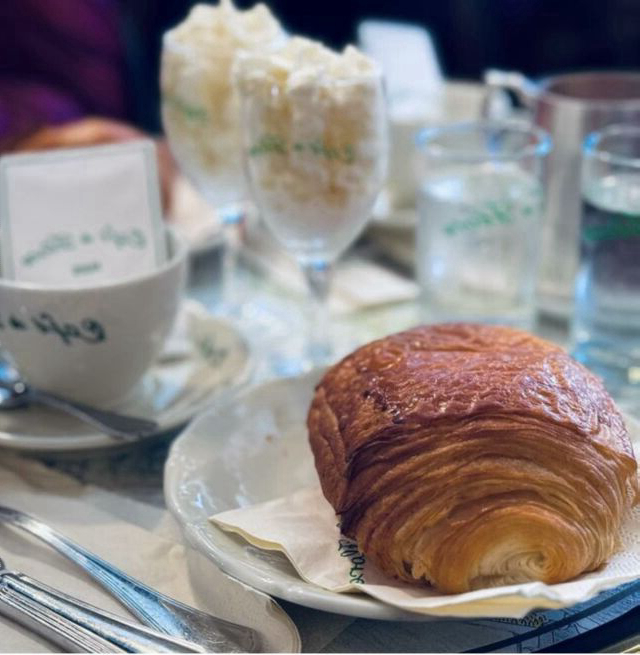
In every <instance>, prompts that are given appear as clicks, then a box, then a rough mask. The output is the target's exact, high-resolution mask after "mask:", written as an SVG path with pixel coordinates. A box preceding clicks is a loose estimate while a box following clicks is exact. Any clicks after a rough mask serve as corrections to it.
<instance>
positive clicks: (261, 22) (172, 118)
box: [160, 0, 284, 309]
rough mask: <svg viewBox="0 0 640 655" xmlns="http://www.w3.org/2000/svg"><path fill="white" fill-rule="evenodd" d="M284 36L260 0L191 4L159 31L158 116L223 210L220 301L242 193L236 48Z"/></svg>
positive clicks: (182, 160)
mask: <svg viewBox="0 0 640 655" xmlns="http://www.w3.org/2000/svg"><path fill="white" fill-rule="evenodd" d="M283 39H284V35H283V31H282V29H281V27H280V24H279V23H278V21H277V20H276V19H275V18H274V17H273V16H272V14H271V12H270V11H269V9H268V8H267V7H266V6H265V5H263V4H258V5H256V6H254V7H253V8H251V9H248V10H245V11H241V10H238V9H236V8H235V7H234V5H233V4H232V2H231V0H221V1H220V4H219V5H208V4H197V5H195V6H194V7H193V8H192V9H191V11H190V13H189V14H188V16H187V17H186V18H185V20H184V21H182V22H181V23H180V24H179V25H177V26H176V27H174V28H173V29H171V30H169V31H168V32H166V33H165V34H164V36H163V41H162V58H161V71H160V86H161V92H162V96H161V102H162V104H161V109H162V122H163V126H164V129H165V132H166V134H167V138H168V141H169V146H170V148H171V151H172V153H173V154H174V156H175V158H176V160H177V161H178V164H179V166H180V168H181V170H182V171H183V173H184V174H185V175H186V176H187V178H188V179H189V180H190V181H191V182H192V184H193V185H194V186H195V187H196V188H197V189H198V191H199V192H200V193H201V194H202V195H203V196H204V198H205V199H206V200H207V201H208V203H209V204H210V205H212V206H213V207H214V208H216V209H217V210H218V211H219V213H220V216H221V218H222V223H223V231H224V237H225V239H224V241H225V250H224V256H223V276H222V287H223V289H222V298H223V304H224V305H225V306H226V308H227V309H229V308H230V307H233V306H234V305H236V304H237V302H236V301H237V299H236V298H234V297H233V296H234V291H233V290H234V285H233V280H234V276H235V269H236V263H237V258H238V251H239V247H240V240H241V239H240V237H241V229H242V223H243V221H244V219H245V216H246V201H247V199H248V196H249V193H248V190H247V188H246V183H245V175H244V171H243V164H242V144H241V124H240V106H239V100H238V96H237V93H236V90H235V87H234V85H233V80H232V68H233V64H234V61H235V59H236V57H237V56H238V54H239V53H240V52H245V51H246V52H252V51H254V50H258V51H266V50H268V49H269V48H271V47H273V46H274V45H275V44H278V43H279V42H280V41H282V40H283Z"/></svg>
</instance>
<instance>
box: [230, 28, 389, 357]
mask: <svg viewBox="0 0 640 655" xmlns="http://www.w3.org/2000/svg"><path fill="white" fill-rule="evenodd" d="M234 79H235V83H236V86H237V89H238V92H239V96H240V101H241V107H242V121H243V139H244V155H245V162H246V171H247V177H248V180H249V186H250V189H251V192H252V196H253V198H254V201H255V202H256V204H257V206H258V209H259V210H260V213H261V215H262V217H263V219H264V221H265V222H266V224H267V225H268V227H269V228H270V229H271V231H272V232H273V233H274V234H275V236H276V238H277V239H278V240H279V241H280V242H281V243H282V245H284V246H285V248H287V249H288V250H289V251H290V252H291V253H292V254H293V255H294V257H295V258H296V259H297V261H298V263H299V264H300V266H301V267H302V270H303V272H304V275H305V278H306V280H307V284H308V288H309V291H310V296H311V299H312V304H313V306H314V308H313V309H312V311H311V312H310V318H311V321H310V323H309V330H308V344H307V345H308V348H307V350H308V352H307V355H308V358H309V360H310V361H311V363H313V364H315V365H319V364H325V363H327V362H328V361H330V360H331V359H332V343H331V330H330V326H329V324H328V321H327V307H326V300H327V295H328V292H329V287H330V280H331V272H332V268H333V265H334V263H335V261H336V260H337V259H338V257H339V256H340V255H341V254H342V253H343V252H344V251H345V250H346V249H347V247H348V246H349V245H351V243H352V242H353V241H354V240H355V239H356V237H357V236H358V234H359V233H360V232H361V230H362V228H363V227H364V225H365V224H366V222H367V221H368V219H369V218H370V216H371V210H372V207H373V205H374V203H375V200H376V198H377V196H378V193H379V191H380V188H381V186H382V184H383V181H384V179H385V174H386V162H387V119H386V108H385V100H384V94H383V88H382V75H381V71H380V69H379V67H378V66H377V65H376V64H375V63H374V62H373V61H372V60H371V59H369V58H368V57H366V56H365V55H363V54H362V53H361V52H359V51H358V50H357V49H356V48H354V47H352V46H347V48H345V50H344V51H343V52H341V53H337V52H334V51H332V50H330V49H328V48H326V47H325V46H323V45H322V44H320V43H317V42H314V41H311V40H308V39H304V38H300V37H294V38H291V39H289V40H288V41H287V42H286V43H284V44H283V45H282V46H281V47H279V48H277V49H275V50H272V51H268V52H267V51H262V52H261V51H254V52H251V53H246V54H243V55H241V56H240V57H239V58H238V60H237V63H236V66H235V70H234Z"/></svg>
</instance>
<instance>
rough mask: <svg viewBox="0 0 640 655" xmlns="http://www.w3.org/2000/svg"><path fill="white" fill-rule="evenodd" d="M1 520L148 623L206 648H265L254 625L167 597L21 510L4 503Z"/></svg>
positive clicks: (253, 649) (0, 512)
mask: <svg viewBox="0 0 640 655" xmlns="http://www.w3.org/2000/svg"><path fill="white" fill-rule="evenodd" d="M0 523H5V524H7V525H10V526H12V527H15V528H18V529H20V530H24V531H25V532H28V533H30V534H32V535H33V536H35V537H37V538H38V539H40V540H41V541H44V542H45V543H46V544H48V545H49V546H51V547H52V548H54V549H55V550H57V551H58V552H59V553H60V554H61V555H64V556H65V557H67V558H68V559H70V560H71V561H72V562H74V563H75V564H77V565H78V566H80V567H81V568H82V569H84V570H85V571H86V572H87V573H88V574H89V575H90V576H91V577H92V578H94V579H95V580H96V581H97V582H98V583H99V584H101V585H102V586H103V587H104V588H105V589H106V590H107V591H108V592H109V593H111V594H112V595H113V596H114V597H115V598H117V599H118V600H119V601H120V602H121V603H122V604H123V605H124V606H125V607H127V608H128V609H129V610H130V611H131V612H132V613H133V614H134V615H135V616H137V617H138V618H139V619H140V620H141V621H142V622H143V623H144V624H146V625H148V626H150V627H152V628H154V629H156V630H158V631H159V632H163V633H165V634H168V635H173V636H175V637H179V638H181V639H184V640H186V641H189V642H192V643H195V644H198V645H200V646H202V647H203V648H204V649H205V650H206V651H207V652H227V653H241V652H247V653H253V652H258V651H260V650H261V641H260V636H259V635H258V633H257V632H256V631H255V630H252V629H251V628H248V627H246V626H241V625H237V624H235V623H231V622H229V621H225V620H223V619H218V618H215V617H213V616H211V615H210V614H207V613H205V612H201V611H200V610H198V609H195V608H193V607H189V606H188V605H185V604H184V603H181V602H179V601H177V600H174V599H173V598H170V597H168V596H165V595H164V594H161V593H160V592H158V591H155V590H154V589H152V588H151V587H148V586H147V585H145V584H143V583H142V582H140V581H139V580H136V579H135V578H132V577H131V576H129V575H127V574H126V573H124V572H123V571H120V570H119V569H117V568H116V567H115V566H113V565H111V564H109V563H108V562H106V561H105V560H103V559H102V558H100V557H98V556H97V555H94V554H93V553H91V552H90V551H88V550H86V549H85V548H83V547H82V546H79V545H78V544H76V543H74V542H73V541H71V540H70V539H68V538H67V537H65V536H63V535H62V534H60V533H59V532H57V531H56V530H54V529H53V528H51V527H50V526H48V525H47V524H46V523H43V522H42V521H40V520H39V519H36V518H34V517H33V516H30V515H28V514H25V513H24V512H21V511H20V510H16V509H12V508H10V507H5V506H2V505H0Z"/></svg>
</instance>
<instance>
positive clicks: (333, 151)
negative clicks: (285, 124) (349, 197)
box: [249, 134, 356, 164]
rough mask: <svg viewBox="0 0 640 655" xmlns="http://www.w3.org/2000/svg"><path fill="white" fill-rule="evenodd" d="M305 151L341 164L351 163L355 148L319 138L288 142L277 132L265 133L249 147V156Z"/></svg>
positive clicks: (354, 157)
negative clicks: (329, 142) (333, 143)
mask: <svg viewBox="0 0 640 655" xmlns="http://www.w3.org/2000/svg"><path fill="white" fill-rule="evenodd" d="M292 151H293V152H297V153H303V152H307V153H310V154H312V155H315V156H317V157H323V158H324V159H326V160H328V161H337V162H340V163H342V164H353V163H354V162H355V160H356V152H355V148H354V147H353V146H352V145H351V144H345V145H342V146H330V145H328V144H326V143H324V142H323V141H321V140H320V139H315V140H313V141H295V142H294V143H292V144H289V143H288V142H287V140H286V139H285V138H284V137H282V136H279V135H277V134H265V135H264V136H262V137H260V138H259V139H258V141H257V142H256V143H255V144H254V145H252V146H251V147H250V148H249V156H250V157H259V156H261V155H288V154H290V153H291V152H292Z"/></svg>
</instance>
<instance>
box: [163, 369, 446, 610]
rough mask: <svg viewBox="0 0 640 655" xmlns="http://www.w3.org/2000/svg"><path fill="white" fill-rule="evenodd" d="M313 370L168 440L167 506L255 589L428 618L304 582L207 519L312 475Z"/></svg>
mask: <svg viewBox="0 0 640 655" xmlns="http://www.w3.org/2000/svg"><path fill="white" fill-rule="evenodd" d="M320 374H321V372H320V371H317V370H316V371H312V372H311V373H308V374H307V375H304V376H302V377H299V378H289V379H285V380H277V381H272V382H267V383H264V384H262V385H259V386H257V387H254V388H253V389H250V390H248V391H247V392H245V393H243V394H241V395H239V396H237V397H236V398H234V399H233V400H231V401H230V402H229V403H227V404H226V405H224V406H219V407H218V408H217V409H214V410H212V411H210V412H207V413H205V414H202V415H201V416H200V417H198V419H196V420H195V421H194V422H193V423H192V424H191V425H190V426H189V427H188V428H187V429H186V430H185V431H184V432H183V433H182V434H181V435H180V436H179V437H178V439H176V441H175V442H174V443H173V445H172V447H171V452H170V454H169V458H168V460H167V464H166V467H165V479H164V493H165V499H166V502H167V506H168V507H169V510H170V511H171V513H172V514H173V515H174V516H175V518H176V519H177V521H178V523H179V525H180V527H181V529H182V531H183V533H184V535H185V537H186V539H187V541H188V542H189V543H190V545H191V546H193V547H194V548H195V549H196V550H198V551H199V552H200V553H203V554H204V555H205V556H206V557H208V558H209V559H210V560H212V561H213V562H214V564H216V566H218V568H220V569H221V570H222V571H224V572H225V573H227V574H228V575H231V576H232V577H234V578H236V579H238V580H240V581H242V582H244V583H245V584H248V585H250V586H252V587H254V588H255V589H259V590H260V591H263V592H265V593H268V594H270V595H272V596H276V597H277V598H283V599H285V600H288V601H291V602H293V603H297V604H299V605H304V606H306V607H312V608H314V609H319V610H324V611H326V612H334V613H337V614H346V615H350V616H357V617H363V618H369V619H384V620H395V621H397V620H410V621H429V620H434V619H433V617H429V616H425V615H421V614H415V613H412V612H407V611H404V610H401V609H398V608H395V607H392V606H391V605H387V604H385V603H382V602H381V601H378V600H376V599H374V598H372V597H370V596H365V595H364V594H357V593H353V594H338V593H334V592H332V591H327V590H326V589H322V588H321V587H317V586H316V585H313V584H311V583H308V582H305V581H304V580H302V578H300V577H299V576H298V574H297V573H296V572H295V570H294V568H293V566H291V564H290V563H289V562H288V560H287V559H286V558H285V556H284V555H282V554H281V553H277V552H267V551H263V550H259V549H257V548H254V547H253V546H251V545H249V544H248V543H247V542H246V541H244V540H243V539H241V538H240V537H237V536H235V535H233V534H230V533H228V532H223V531H222V530H220V529H219V528H217V527H215V526H214V525H213V524H211V523H210V521H209V517H210V516H211V515H212V514H215V513H217V512H220V511H222V510H225V509H230V508H232V507H239V506H244V505H251V504H254V503H258V502H262V501H265V500H271V499H273V498H277V497H279V496H284V495H286V494H288V493H291V492H292V491H295V490H298V489H300V488H302V487H304V486H307V485H310V484H313V483H314V482H317V474H316V471H315V466H314V464H313V457H312V455H311V450H310V448H309V445H308V443H307V438H306V430H305V427H304V423H305V416H306V411H307V407H308V406H309V402H310V400H311V396H312V395H313V389H314V386H315V383H316V382H317V380H318V379H319V377H320ZM200 582H203V581H200ZM200 586H201V587H202V586H203V585H202V584H201V585H200ZM211 593H215V590H212V592H211Z"/></svg>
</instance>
